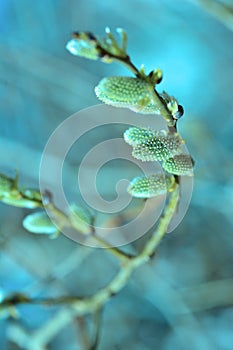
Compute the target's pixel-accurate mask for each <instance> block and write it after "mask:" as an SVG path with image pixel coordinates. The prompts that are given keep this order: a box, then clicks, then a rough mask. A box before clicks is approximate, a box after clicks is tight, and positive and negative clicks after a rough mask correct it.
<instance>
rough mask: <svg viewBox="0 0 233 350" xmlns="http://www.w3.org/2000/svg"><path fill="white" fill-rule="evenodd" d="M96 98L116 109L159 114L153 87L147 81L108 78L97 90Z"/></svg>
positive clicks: (128, 78) (102, 81) (103, 80)
mask: <svg viewBox="0 0 233 350" xmlns="http://www.w3.org/2000/svg"><path fill="white" fill-rule="evenodd" d="M95 93H96V96H97V97H98V98H99V99H100V100H101V101H102V102H104V103H106V104H109V105H111V106H114V107H123V108H129V109H131V110H133V111H134V112H139V113H143V114H147V113H157V114H158V113H159V109H158V108H157V106H156V105H155V104H154V101H153V86H152V85H151V84H150V83H148V82H147V81H145V80H143V79H139V78H131V77H108V78H104V79H102V80H101V81H100V82H99V84H98V85H97V86H96V88H95Z"/></svg>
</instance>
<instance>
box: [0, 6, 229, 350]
mask: <svg viewBox="0 0 233 350" xmlns="http://www.w3.org/2000/svg"><path fill="white" fill-rule="evenodd" d="M206 3H207V4H208V3H209V4H210V7H209V8H208V7H207V8H206V7H205V6H203V4H206ZM216 4H219V5H221V6H223V7H221V9H222V8H224V9H228V15H229V17H228V19H224V18H222V17H221V18H219V16H220V14H221V12H220V7H219V8H217V16H214V15H213V14H212V10H213V5H215V6H216ZM224 6H225V7H224ZM211 9H212V10H211ZM232 23H233V8H232V4H231V2H230V1H229V2H228V1H198V0H196V1H195V0H193V1H191V0H190V1H188V0H187V1H186V0H174V1H172V0H144V1H143V0H135V1H130V0H124V1H123V0H119V1H117V2H116V1H112V0H108V1H102V0H99V1H96V0H89V1H84V0H76V1H74V0H68V1H64V0H56V1H55V0H46V1H45V0H42V1H38V2H32V1H29V0H14V1H13V0H8V1H6V0H5V1H4V0H1V1H0V101H1V104H0V108H1V127H0V150H1V151H0V152H1V158H0V172H4V173H6V174H8V175H10V176H13V174H14V169H18V170H19V172H20V179H21V180H20V181H21V183H22V184H24V185H33V186H35V187H38V174H39V162H40V157H41V154H42V152H43V148H44V146H45V144H46V142H47V140H48V138H49V136H50V135H51V133H52V132H53V130H54V129H55V128H56V127H57V126H58V125H59V124H60V123H61V122H62V121H63V120H64V119H66V118H67V117H68V116H70V115H71V114H73V113H75V112H77V111H78V110H81V109H83V108H86V107H89V106H92V105H94V104H96V103H98V101H97V99H96V97H95V94H94V90H93V88H94V86H96V85H97V83H98V81H99V80H100V79H101V78H103V77H104V76H110V75H125V74H126V75H127V74H128V72H127V71H126V70H125V68H122V67H120V66H118V65H116V64H112V65H105V64H103V63H102V62H94V61H88V60H85V59H81V58H77V57H74V56H71V55H70V54H69V53H68V52H67V51H66V50H65V44H66V42H67V41H68V40H69V39H70V37H71V33H72V32H73V31H74V30H81V31H85V30H88V31H92V32H93V33H95V34H98V35H103V34H104V28H105V27H106V26H109V27H110V28H111V29H112V30H113V31H114V29H115V28H116V27H123V28H124V29H126V31H127V32H128V36H129V43H128V52H129V53H130V55H131V57H132V59H133V61H134V62H135V64H136V65H137V66H140V65H141V64H145V68H146V71H147V72H149V71H150V70H152V69H154V68H156V67H159V68H161V69H162V70H163V72H164V79H163V82H162V83H161V85H160V86H159V87H158V90H159V91H162V90H163V89H164V90H166V91H167V92H168V93H169V94H172V95H174V96H175V97H177V99H178V100H179V102H180V103H181V104H182V105H183V106H184V109H185V115H184V117H183V118H182V119H181V120H180V123H179V130H180V132H181V134H182V136H183V137H184V138H185V140H186V142H187V146H188V149H189V151H190V153H191V154H192V156H193V158H194V159H195V179H194V180H195V183H194V191H193V198H192V202H191V205H190V207H189V210H188V213H187V215H186V216H185V218H184V220H183V221H182V223H181V224H180V226H179V227H178V228H177V229H176V230H175V231H174V232H173V233H172V234H170V235H168V236H166V237H165V239H164V241H163V242H162V244H161V246H160V248H159V250H158V253H157V255H156V257H155V258H154V259H153V260H152V261H151V262H150V263H149V264H147V266H144V267H142V268H141V269H139V271H137V272H136V273H135V274H134V276H133V278H132V280H131V281H130V282H129V284H128V285H127V287H126V288H124V290H123V291H122V292H121V293H120V294H119V295H118V296H116V297H115V298H114V299H112V301H110V302H109V303H108V304H107V305H106V307H105V308H104V312H103V324H102V327H101V333H100V344H99V348H98V349H101V350H105V349H106V350H114V349H116V350H117V349H121V350H124V349H131V348H132V349H134V350H144V349H145V350H150V349H151V350H152V349H159V350H171V349H181V350H183V349H184V350H186V349H187V348H190V346H191V348H192V349H195V350H196V349H197V350H202V349H203V350H207V349H211V350H213V349H222V350H231V349H232V343H233V332H232V322H233V311H232V303H233V299H232V295H233V293H232V291H233V269H232V266H233V258H232V257H233V254H232V249H233V243H232V242H233V240H232V238H233V227H232V226H233V220H232V217H233V216H232V208H233V182H232V173H233V161H232V150H233V137H232V135H233V128H232V119H233V99H232V90H233V79H232V77H233V50H232V47H233V35H232V29H233V24H232ZM103 136H104V135H103ZM83 147H85V145H84V146H83ZM80 152H83V149H82V150H80ZM73 161H75V155H74V154H73V158H72V162H73ZM72 164H73V163H72ZM105 183H106V182H105V181H104V179H103V181H102V182H100V191H101V186H103V187H104V186H105ZM66 185H67V184H66ZM104 189H105V188H104ZM28 213H29V210H27V209H19V208H12V207H9V206H7V205H4V204H0V216H1V221H0V228H1V231H0V248H1V252H0V298H1V296H2V297H4V295H7V294H9V293H11V292H16V291H18V292H24V293H28V294H29V295H30V296H32V297H42V296H52V297H53V296H54V297H55V296H59V295H87V294H92V293H94V292H95V291H96V290H97V289H98V288H100V287H101V286H103V285H105V284H106V283H107V282H108V281H109V280H110V278H111V277H112V276H113V275H114V274H115V273H116V271H117V267H118V264H117V261H116V260H115V259H114V258H112V257H111V256H109V255H108V254H107V253H106V252H105V251H103V250H97V249H89V248H87V247H82V246H79V245H77V244H76V243H74V242H72V241H70V240H68V239H67V238H66V237H64V236H61V237H59V238H58V239H57V240H54V241H51V240H49V239H48V238H47V237H46V236H34V235H32V234H30V233H28V232H26V231H25V230H24V229H23V228H22V225H21V222H22V219H23V218H24V216H25V215H26V214H28ZM140 244H141V242H137V244H136V245H135V246H134V249H136V248H138V247H140ZM58 309H59V308H54V307H51V308H43V307H39V306H26V307H20V308H19V315H20V317H19V318H18V319H14V318H13V317H3V318H2V320H0V342H1V349H2V350H6V349H7V350H15V349H20V348H22V349H26V348H27V347H26V345H25V344H26V343H25V341H24V342H23V344H22V345H20V340H19V337H17V340H15V338H14V335H15V334H16V333H15V332H16V330H15V327H20V329H24V330H26V331H27V332H29V333H30V332H35V331H36V330H37V329H42V328H41V327H43V325H45V322H48V320H49V319H50V318H51V317H52V316H53V315H55V313H56V312H57V311H58ZM87 323H88V327H90V330H89V331H90V332H91V331H92V329H91V326H90V325H89V318H88V320H87ZM17 329H18V328H17ZM12 334H13V335H12ZM32 334H33V333H32ZM81 338H82V336H81V335H80V324H79V322H78V321H77V322H76V321H73V322H72V323H71V324H69V325H67V327H66V328H64V329H63V330H62V331H61V332H60V333H59V334H57V335H56V336H55V337H54V338H53V339H51V341H50V343H49V345H48V349H52V350H53V349H54V350H55V349H56V350H60V349H66V350H76V349H87V347H86V348H85V347H83V346H82V341H81ZM187 344H188V345H187ZM190 344H191V345H190ZM35 349H36V348H35ZM41 350H43V349H41Z"/></svg>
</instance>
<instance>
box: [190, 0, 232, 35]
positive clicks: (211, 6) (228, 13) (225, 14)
mask: <svg viewBox="0 0 233 350" xmlns="http://www.w3.org/2000/svg"><path fill="white" fill-rule="evenodd" d="M191 1H192V2H193V3H195V4H197V5H199V6H201V7H202V8H203V9H204V10H205V11H206V12H208V13H209V14H210V15H211V16H213V17H215V18H216V19H217V20H218V21H219V22H221V23H223V24H224V25H225V26H226V27H227V28H228V29H230V30H231V31H233V6H232V4H233V3H232V1H226V0H225V1H218V0H191Z"/></svg>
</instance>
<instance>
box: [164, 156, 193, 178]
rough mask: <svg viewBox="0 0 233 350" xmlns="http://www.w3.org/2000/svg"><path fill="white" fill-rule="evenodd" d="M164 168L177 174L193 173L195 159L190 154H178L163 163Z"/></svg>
mask: <svg viewBox="0 0 233 350" xmlns="http://www.w3.org/2000/svg"><path fill="white" fill-rule="evenodd" d="M162 166H163V168H164V170H166V171H167V172H168V173H171V174H175V175H180V176H182V175H188V176H192V175H193V160H192V158H191V157H190V155H188V154H180V155H176V156H174V157H173V158H169V159H167V160H166V161H164V162H163V164H162Z"/></svg>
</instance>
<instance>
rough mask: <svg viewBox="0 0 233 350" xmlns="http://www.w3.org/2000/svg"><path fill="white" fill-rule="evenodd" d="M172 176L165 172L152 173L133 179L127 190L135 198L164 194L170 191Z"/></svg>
mask: <svg viewBox="0 0 233 350" xmlns="http://www.w3.org/2000/svg"><path fill="white" fill-rule="evenodd" d="M174 181H175V179H174V176H170V175H168V174H166V175H165V176H164V174H162V173H161V174H153V175H150V176H141V177H136V178H135V179H133V180H132V181H131V183H130V185H129V187H128V189H127V191H128V192H129V193H130V194H131V195H132V196H133V197H137V198H151V197H155V196H159V195H164V194H166V192H168V191H170V190H171V188H172V186H173V184H174Z"/></svg>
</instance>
